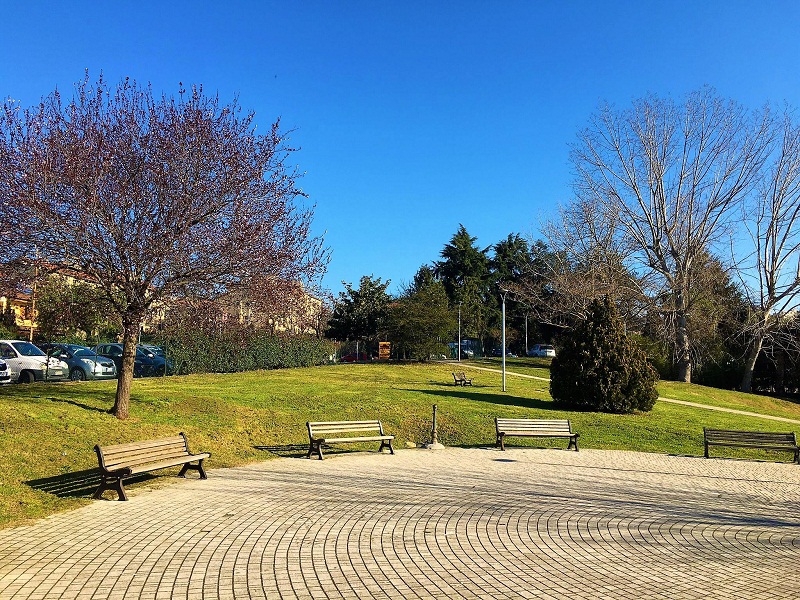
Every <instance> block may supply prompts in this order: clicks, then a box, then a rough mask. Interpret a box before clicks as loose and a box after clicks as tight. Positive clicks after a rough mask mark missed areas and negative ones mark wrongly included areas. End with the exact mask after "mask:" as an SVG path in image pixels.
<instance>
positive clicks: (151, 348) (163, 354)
mask: <svg viewBox="0 0 800 600" xmlns="http://www.w3.org/2000/svg"><path fill="white" fill-rule="evenodd" d="M139 348H141V349H142V350H146V351H148V352H152V353H153V354H155V355H156V356H160V357H161V358H166V357H167V353H166V352H164V349H163V348H162V347H161V346H154V345H152V344H139Z"/></svg>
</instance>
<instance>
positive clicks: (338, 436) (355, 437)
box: [306, 421, 394, 460]
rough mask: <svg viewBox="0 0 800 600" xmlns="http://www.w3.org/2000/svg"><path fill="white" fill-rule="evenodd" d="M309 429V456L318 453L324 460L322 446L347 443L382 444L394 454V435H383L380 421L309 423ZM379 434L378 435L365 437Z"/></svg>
mask: <svg viewBox="0 0 800 600" xmlns="http://www.w3.org/2000/svg"><path fill="white" fill-rule="evenodd" d="M306 426H307V427H308V456H307V458H311V455H312V454H313V453H314V452H316V453H317V456H319V459H320V460H322V444H342V443H347V442H353V443H355V442H380V443H381V447H380V448H378V452H382V451H383V449H384V448H389V452H391V453H392V454H394V448H392V440H393V439H394V436H393V435H386V434H385V433H383V425H381V422H380V421H318V422H316V423H312V422H307V423H306ZM369 433H373V434H374V433H377V435H365V434H369Z"/></svg>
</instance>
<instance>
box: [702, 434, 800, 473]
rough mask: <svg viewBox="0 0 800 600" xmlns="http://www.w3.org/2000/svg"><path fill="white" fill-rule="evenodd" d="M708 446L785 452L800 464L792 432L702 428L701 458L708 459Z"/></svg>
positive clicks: (795, 437)
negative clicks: (789, 453)
mask: <svg viewBox="0 0 800 600" xmlns="http://www.w3.org/2000/svg"><path fill="white" fill-rule="evenodd" d="M709 446H728V447H735V448H753V449H757V450H775V451H778V452H780V451H786V452H792V453H793V454H794V460H793V462H795V463H798V464H800V447H798V445H797V436H796V435H795V433H794V432H793V431H790V432H788V433H775V432H770V431H739V430H736V429H711V428H709V427H703V456H704V457H705V458H708V457H709V456H708V447H709Z"/></svg>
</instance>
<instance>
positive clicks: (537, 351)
mask: <svg viewBox="0 0 800 600" xmlns="http://www.w3.org/2000/svg"><path fill="white" fill-rule="evenodd" d="M528 356H539V357H542V358H555V356H556V349H555V348H553V347H552V346H551V345H550V344H535V345H534V346H533V347H531V349H530V350H528Z"/></svg>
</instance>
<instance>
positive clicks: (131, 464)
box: [94, 433, 211, 500]
mask: <svg viewBox="0 0 800 600" xmlns="http://www.w3.org/2000/svg"><path fill="white" fill-rule="evenodd" d="M94 451H95V452H96V453H97V462H98V463H99V464H100V477H101V480H100V487H98V488H97V491H96V492H95V493H94V498H95V500H99V499H100V498H101V497H102V495H103V492H104V491H105V490H114V491H115V492H117V493H118V494H119V499H120V500H127V499H128V497H127V496H126V495H125V488H124V487H123V485H122V480H123V479H125V478H127V477H131V476H133V475H138V474H139V473H146V472H148V471H156V470H158V469H166V468H168V467H177V466H178V465H183V468H182V469H181V471H180V473H178V477H183V476H184V475H186V471H188V470H189V469H192V470H194V471H198V472H199V473H200V479H207V477H206V472H205V470H204V469H203V461H204V460H205V459H206V458H209V457H210V456H211V454H209V453H208V452H203V453H201V454H192V453H191V452H189V443H188V442H187V441H186V436H185V435H184V434H183V433H180V434H178V435H176V436H175V437H168V438H162V439H158V440H145V441H142V442H129V443H127V444H117V445H114V446H100V445H97V446H95V447H94ZM193 462H197V464H196V465H193V464H191V463H193Z"/></svg>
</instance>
